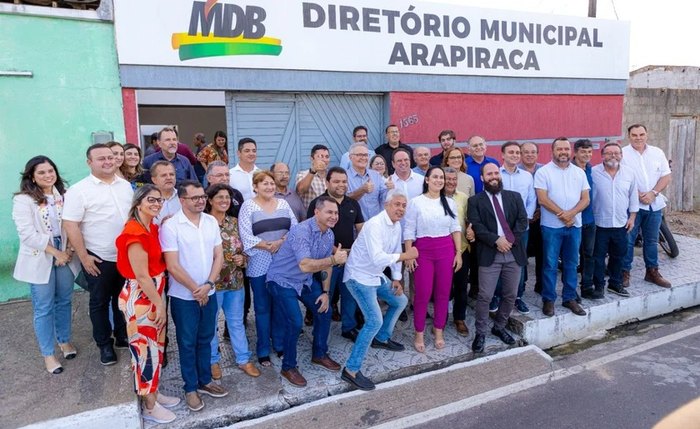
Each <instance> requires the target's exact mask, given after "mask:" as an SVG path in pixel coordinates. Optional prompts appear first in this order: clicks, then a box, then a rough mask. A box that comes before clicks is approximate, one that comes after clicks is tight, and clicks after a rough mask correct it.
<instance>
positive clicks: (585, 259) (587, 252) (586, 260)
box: [579, 223, 596, 290]
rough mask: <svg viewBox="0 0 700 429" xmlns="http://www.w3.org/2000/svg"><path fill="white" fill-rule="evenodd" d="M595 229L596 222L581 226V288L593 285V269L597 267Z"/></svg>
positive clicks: (588, 287)
mask: <svg viewBox="0 0 700 429" xmlns="http://www.w3.org/2000/svg"><path fill="white" fill-rule="evenodd" d="M595 230H596V226H595V223H590V224H587V225H583V227H582V228H581V251H580V252H579V261H581V290H584V289H590V288H592V287H593V270H594V269H595V260H594V259H593V250H594V247H595V239H596V234H595Z"/></svg>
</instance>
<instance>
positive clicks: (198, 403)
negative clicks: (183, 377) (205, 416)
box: [185, 392, 204, 411]
mask: <svg viewBox="0 0 700 429" xmlns="http://www.w3.org/2000/svg"><path fill="white" fill-rule="evenodd" d="M185 402H187V408H189V409H190V411H199V410H201V409H202V408H204V401H202V398H201V397H200V396H199V393H197V392H187V393H186V394H185Z"/></svg>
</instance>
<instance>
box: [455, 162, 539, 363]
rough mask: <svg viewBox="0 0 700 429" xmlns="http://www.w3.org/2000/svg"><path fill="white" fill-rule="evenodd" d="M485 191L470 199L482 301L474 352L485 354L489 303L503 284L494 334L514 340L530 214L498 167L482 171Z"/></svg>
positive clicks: (487, 166)
mask: <svg viewBox="0 0 700 429" xmlns="http://www.w3.org/2000/svg"><path fill="white" fill-rule="evenodd" d="M481 179H482V181H483V183H484V191H483V192H479V193H478V194H476V195H474V196H473V197H471V198H469V203H468V209H467V217H468V219H469V222H470V223H471V225H472V229H473V231H474V234H475V237H476V257H477V261H478V264H479V297H478V299H477V303H476V336H475V337H474V342H473V343H472V351H473V352H474V353H481V352H483V351H484V343H485V341H486V331H487V329H488V324H489V303H490V302H491V298H493V294H494V291H495V290H496V284H497V283H498V281H499V279H500V280H501V283H502V287H503V291H502V298H501V305H500V306H499V308H498V312H497V313H496V318H495V322H494V325H493V328H492V329H491V333H492V334H493V335H495V336H497V337H498V338H500V339H501V341H503V342H504V343H506V344H508V345H511V344H514V343H515V339H513V337H512V336H511V335H510V334H509V333H508V332H507V331H506V329H505V327H506V323H507V322H508V317H509V316H510V312H511V310H512V309H513V305H514V303H515V296H516V294H517V291H518V284H519V283H520V273H521V269H522V267H523V266H524V265H525V264H527V254H526V249H525V247H524V246H523V243H522V235H523V233H524V232H525V231H526V229H527V213H526V212H525V205H524V204H523V201H522V198H521V197H520V195H519V194H518V193H517V192H512V191H505V190H503V181H502V180H501V173H500V171H499V168H498V166H497V165H496V164H493V163H486V164H484V165H483V167H482V168H481Z"/></svg>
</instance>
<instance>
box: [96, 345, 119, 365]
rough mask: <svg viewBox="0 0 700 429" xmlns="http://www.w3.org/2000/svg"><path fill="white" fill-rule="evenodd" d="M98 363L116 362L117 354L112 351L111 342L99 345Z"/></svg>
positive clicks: (111, 363) (108, 363)
mask: <svg viewBox="0 0 700 429" xmlns="http://www.w3.org/2000/svg"><path fill="white" fill-rule="evenodd" d="M100 363H101V364H102V365H105V366H108V365H114V364H115V363H117V354H116V353H114V347H112V345H111V344H107V345H106V346H102V347H100Z"/></svg>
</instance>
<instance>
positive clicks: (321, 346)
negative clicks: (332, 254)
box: [267, 280, 333, 371]
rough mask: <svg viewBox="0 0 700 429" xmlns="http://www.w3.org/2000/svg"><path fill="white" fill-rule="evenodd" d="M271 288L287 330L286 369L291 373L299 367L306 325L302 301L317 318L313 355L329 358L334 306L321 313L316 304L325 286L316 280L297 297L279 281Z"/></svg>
mask: <svg viewBox="0 0 700 429" xmlns="http://www.w3.org/2000/svg"><path fill="white" fill-rule="evenodd" d="M267 287H268V289H269V290H270V294H271V295H272V298H273V299H274V300H275V304H276V305H275V312H277V313H279V318H280V320H282V326H283V327H284V357H283V358H282V370H283V371H288V370H290V369H292V368H296V366H297V341H298V340H299V334H300V333H301V328H302V324H303V316H302V314H301V310H300V309H299V301H301V302H303V303H304V305H305V306H306V308H308V309H311V312H312V313H313V315H314V328H313V336H314V340H313V344H312V348H311V356H312V357H314V358H320V357H323V356H325V355H326V354H327V353H328V333H329V332H330V328H331V316H332V315H333V312H332V311H331V309H330V305H329V306H328V309H327V310H326V311H325V312H324V313H319V312H318V310H317V308H318V306H319V305H318V304H316V300H317V299H318V297H319V296H321V291H322V289H321V284H320V283H318V282H317V281H315V280H314V281H313V283H312V284H311V286H310V287H309V286H304V287H302V289H301V295H297V292H296V291H295V290H294V289H292V288H287V287H282V286H280V285H278V284H277V283H275V282H267ZM329 300H330V297H329ZM314 310H316V311H314Z"/></svg>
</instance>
